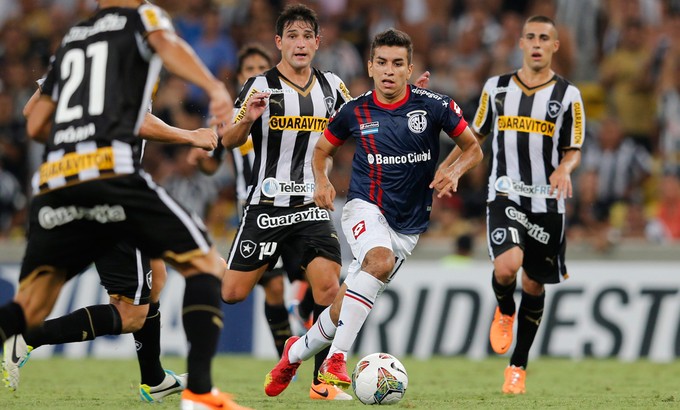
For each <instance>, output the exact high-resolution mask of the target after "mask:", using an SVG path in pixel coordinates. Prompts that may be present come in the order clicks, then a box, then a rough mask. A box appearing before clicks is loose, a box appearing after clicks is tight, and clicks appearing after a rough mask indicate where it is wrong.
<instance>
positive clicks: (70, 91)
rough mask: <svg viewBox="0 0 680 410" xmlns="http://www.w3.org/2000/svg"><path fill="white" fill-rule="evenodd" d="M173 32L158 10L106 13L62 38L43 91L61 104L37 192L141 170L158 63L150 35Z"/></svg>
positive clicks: (143, 8)
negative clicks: (143, 127) (142, 133)
mask: <svg viewBox="0 0 680 410" xmlns="http://www.w3.org/2000/svg"><path fill="white" fill-rule="evenodd" d="M157 30H169V31H172V30H173V27H172V22H171V21H170V19H169V17H168V16H167V14H166V13H165V12H164V11H163V10H162V9H160V8H158V7H156V6H153V5H151V4H143V5H141V6H140V7H139V8H137V9H132V8H104V9H101V10H100V11H98V12H97V13H95V14H94V15H93V16H92V17H91V18H89V19H87V20H85V21H83V22H81V23H79V24H77V25H75V26H74V27H72V28H71V29H70V30H69V31H68V32H67V33H66V35H65V36H64V38H63V40H62V42H61V45H60V47H59V49H58V50H57V52H56V53H55V57H54V60H53V62H52V63H51V65H50V67H49V70H48V73H47V77H46V78H45V81H44V83H43V84H42V87H41V89H42V93H43V94H44V95H47V96H50V97H51V98H52V100H53V101H54V102H55V104H56V109H55V113H54V118H53V120H54V121H53V126H52V130H51V133H50V137H49V139H48V141H47V143H46V145H45V157H44V162H43V164H42V165H41V166H40V169H39V171H38V172H37V173H36V175H35V176H34V178H33V187H34V190H36V192H44V191H47V190H50V189H55V188H59V187H62V186H66V185H72V184H75V183H79V182H82V181H86V180H91V179H97V178H101V177H107V176H112V175H117V174H130V173H133V172H135V171H137V170H139V169H140V161H139V159H140V150H141V140H140V139H139V137H138V136H137V135H138V133H139V129H140V127H141V125H142V122H143V120H144V116H145V114H146V111H147V109H148V107H149V103H150V99H151V95H152V92H153V90H154V86H155V84H156V80H157V78H158V74H159V72H160V69H161V67H162V62H161V60H160V58H159V57H158V56H157V55H156V54H155V52H154V51H153V50H152V49H151V47H150V45H149V44H148V42H147V40H146V38H147V36H148V34H149V33H151V32H153V31H157Z"/></svg>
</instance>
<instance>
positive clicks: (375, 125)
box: [359, 121, 380, 135]
mask: <svg viewBox="0 0 680 410" xmlns="http://www.w3.org/2000/svg"><path fill="white" fill-rule="evenodd" d="M379 128H380V122H378V121H373V122H367V123H365V124H361V125H359V130H360V131H361V135H370V134H377V133H378V129H379Z"/></svg>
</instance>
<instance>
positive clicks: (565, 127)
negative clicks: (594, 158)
mask: <svg viewBox="0 0 680 410" xmlns="http://www.w3.org/2000/svg"><path fill="white" fill-rule="evenodd" d="M568 92H569V97H568V98H569V99H568V100H567V101H568V102H569V105H568V106H567V108H566V109H565V110H564V119H563V122H562V128H561V129H560V137H559V138H560V140H559V147H560V148H561V149H581V146H582V145H583V140H584V139H585V130H586V117H585V112H584V108H583V100H582V99H581V93H580V92H579V91H578V89H577V88H576V87H574V86H570V87H569V91H568Z"/></svg>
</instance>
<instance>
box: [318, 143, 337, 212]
mask: <svg viewBox="0 0 680 410" xmlns="http://www.w3.org/2000/svg"><path fill="white" fill-rule="evenodd" d="M337 151H338V147H336V146H335V145H333V144H331V143H330V142H328V140H327V139H326V137H325V136H323V135H322V136H321V137H320V138H319V140H318V141H317V142H316V145H315V146H314V152H313V153H312V171H313V172H314V202H316V204H317V205H318V206H319V207H321V208H324V209H328V210H331V211H335V207H334V206H333V201H334V200H335V187H333V184H331V181H330V180H329V179H328V173H329V172H330V171H331V169H332V168H333V155H335V153H336V152H337Z"/></svg>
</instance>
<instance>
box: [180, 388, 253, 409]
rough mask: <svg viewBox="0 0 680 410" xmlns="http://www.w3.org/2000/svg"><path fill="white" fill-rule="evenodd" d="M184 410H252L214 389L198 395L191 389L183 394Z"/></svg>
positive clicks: (182, 406) (182, 405) (182, 407)
mask: <svg viewBox="0 0 680 410" xmlns="http://www.w3.org/2000/svg"><path fill="white" fill-rule="evenodd" d="M181 409H182V410H218V409H219V410H252V409H251V408H250V407H243V406H239V405H238V404H236V402H235V401H234V400H232V397H231V396H230V395H229V394H227V393H222V392H221V391H219V390H217V389H215V388H213V389H212V391H210V393H204V394H196V393H194V392H192V391H189V389H185V390H184V391H183V392H182V404H181Z"/></svg>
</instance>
